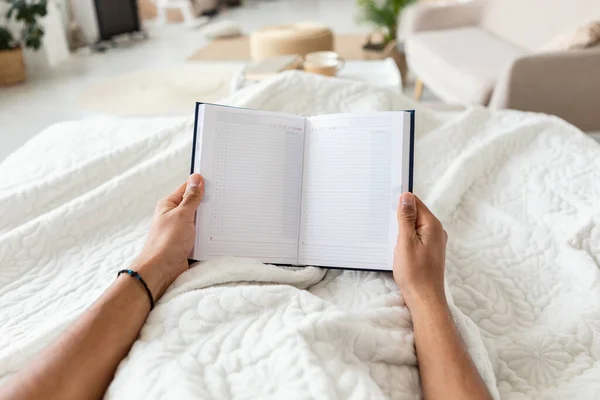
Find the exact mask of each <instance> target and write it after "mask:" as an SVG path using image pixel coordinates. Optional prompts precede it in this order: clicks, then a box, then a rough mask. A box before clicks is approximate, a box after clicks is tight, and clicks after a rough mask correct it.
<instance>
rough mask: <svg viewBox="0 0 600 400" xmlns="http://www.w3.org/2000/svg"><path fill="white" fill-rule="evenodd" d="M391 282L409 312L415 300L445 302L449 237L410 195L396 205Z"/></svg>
mask: <svg viewBox="0 0 600 400" xmlns="http://www.w3.org/2000/svg"><path fill="white" fill-rule="evenodd" d="M398 203H399V204H398V241H397V242H396V249H395V252H394V279H395V280H396V284H397V285H398V287H399V288H400V291H401V292H402V296H403V297H404V301H405V302H406V305H407V306H408V308H409V309H410V308H411V305H413V304H414V303H415V302H417V301H418V299H423V298H427V299H429V300H435V301H441V302H443V303H445V302H446V295H445V292H444V265H445V260H446V242H447V240H448V235H447V234H446V231H444V228H443V227H442V224H441V222H440V221H439V220H438V219H437V218H436V217H435V215H433V214H432V213H431V211H429V209H428V208H427V207H426V206H425V204H423V202H422V201H421V200H419V199H418V198H417V197H416V196H415V195H413V194H412V193H403V194H402V196H401V197H400V201H399V202H398Z"/></svg>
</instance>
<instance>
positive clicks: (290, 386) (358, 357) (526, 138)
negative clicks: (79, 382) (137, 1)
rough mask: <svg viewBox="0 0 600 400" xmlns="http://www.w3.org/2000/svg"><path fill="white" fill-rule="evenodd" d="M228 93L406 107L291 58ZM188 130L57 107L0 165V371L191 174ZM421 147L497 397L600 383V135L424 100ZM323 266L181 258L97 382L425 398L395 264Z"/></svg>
mask: <svg viewBox="0 0 600 400" xmlns="http://www.w3.org/2000/svg"><path fill="white" fill-rule="evenodd" d="M226 102H227V103H228V104H232V105H237V106H244V107H251V108H262V109H267V110H280V111H286V112H293V113H298V114H305V115H313V114H321V113H330V112H338V111H345V112H352V111H359V110H362V111H365V110H394V109H406V108H413V107H414V105H413V104H412V103H411V102H410V101H408V100H407V99H405V98H404V97H402V96H401V95H400V94H397V93H394V92H392V91H387V90H385V89H380V88H371V87H368V86H364V85H362V84H358V83H347V82H343V81H336V80H325V79H324V78H320V77H317V76H310V75H303V74H300V73H287V74H283V75H280V76H278V77H276V78H275V79H274V80H271V81H269V82H266V83H263V84H260V85H257V86H254V87H251V88H248V89H246V90H244V91H242V92H239V93H238V94H236V95H234V96H233V97H231V98H229V99H228V100H227V101H226ZM191 134H192V120H191V119H185V120H183V119H161V120H122V121H90V120H88V121H80V122H71V123H63V124H58V125H55V126H53V127H51V128H49V129H47V130H46V131H44V132H43V133H42V134H40V135H39V136H37V137H36V138H34V139H33V140H32V141H30V142H29V143H28V144H27V145H26V146H24V147H23V148H22V149H20V150H19V151H18V152H16V153H15V154H13V155H12V156H11V157H9V158H8V159H7V160H6V161H5V162H4V163H2V164H0V177H1V178H0V210H2V211H1V213H0V377H1V378H0V379H1V380H0V384H1V382H2V381H3V380H4V379H6V378H8V377H10V375H12V374H13V373H14V372H16V371H17V370H19V369H20V368H21V367H22V366H23V365H24V364H25V363H26V361H27V360H29V359H31V358H32V357H33V356H34V355H35V354H36V353H37V352H38V351H39V350H40V349H41V348H43V346H45V345H46V344H47V343H49V341H51V340H52V338H54V337H56V336H57V335H58V334H59V333H60V332H61V331H62V330H63V329H64V328H65V326H66V325H67V324H68V323H69V322H70V321H72V320H73V319H74V318H75V317H77V316H78V315H79V314H81V312H83V311H84V310H85V308H86V307H87V306H89V305H90V304H91V303H92V302H93V301H94V299H95V298H97V297H98V296H99V295H100V294H101V293H102V291H103V290H104V289H105V288H106V287H107V286H108V285H109V284H110V282H111V281H112V280H113V279H114V277H115V272H116V271H117V270H118V269H120V268H122V267H124V266H126V265H127V264H128V263H129V262H130V261H131V260H132V259H133V257H135V255H136V253H137V252H138V251H139V250H140V248H141V246H142V244H143V241H144V236H145V233H146V231H147V229H148V226H149V222H150V215H151V210H152V208H153V206H154V203H155V202H156V201H157V199H158V198H159V197H161V196H163V195H165V194H166V193H168V192H170V191H171V190H172V189H173V188H174V187H175V186H176V185H177V184H178V183H179V182H181V181H183V180H184V179H185V177H186V173H187V171H188V166H189V157H190V150H191ZM415 160H416V167H415V171H416V177H415V182H416V192H417V194H418V195H420V196H421V197H422V198H423V199H425V201H426V203H427V204H428V205H429V206H430V207H431V208H432V209H433V210H434V211H435V212H436V213H437V215H438V216H439V217H440V219H441V220H442V222H443V223H444V225H445V228H446V230H447V231H448V233H449V237H450V239H449V243H448V260H447V280H448V287H449V289H448V291H449V295H451V296H450V299H451V302H452V310H453V313H454V316H455V320H456V321H457V324H458V326H459V329H460V331H461V333H462V335H463V337H464V338H465V341H466V343H467V347H468V348H469V351H470V353H471V355H472V356H473V358H474V360H475V362H476V364H477V366H478V368H479V370H480V371H481V373H482V375H483V377H484V379H485V380H486V383H487V384H488V386H489V387H490V390H491V391H492V393H493V394H494V396H495V397H498V396H500V397H503V398H513V399H514V398H519V399H520V398H545V399H546V398H557V399H558V398H580V399H584V398H598V397H599V396H600V383H599V382H600V361H599V359H600V273H599V270H598V262H599V261H600V229H599V228H600V209H599V206H598V204H599V202H598V201H599V200H600V192H599V189H600V188H599V187H598V186H597V185H598V182H600V180H599V179H600V176H599V175H600V148H599V147H598V145H597V144H596V143H595V142H594V141H593V140H591V139H589V138H587V137H585V136H584V135H583V134H582V133H580V132H579V131H578V130H577V129H575V128H573V127H571V126H570V125H568V124H566V123H564V122H562V121H561V120H558V119H556V118H551V117H548V116H543V115H536V114H527V113H519V112H494V113H491V112H488V111H486V110H482V109H475V110H470V111H466V112H464V113H461V114H458V115H453V116H443V115H442V114H434V113H431V112H428V111H426V110H419V111H418V112H417V144H416V155H415ZM325 273H326V271H324V270H320V269H316V268H306V269H298V270H286V269H281V268H277V267H273V266H267V265H263V264H260V263H258V262H255V261H253V260H243V259H227V258H225V259H222V260H218V261H214V262H211V263H206V264H205V265H200V266H196V267H194V268H192V269H190V270H189V271H188V272H186V273H185V274H183V275H182V276H181V277H180V278H178V279H177V281H176V282H175V283H174V284H173V285H172V287H171V288H170V290H169V291H168V292H167V293H166V295H165V296H164V297H163V298H162V299H161V300H160V302H159V303H158V305H157V307H156V308H155V310H154V311H153V312H152V313H151V314H150V316H149V318H148V320H147V323H146V325H145V327H144V329H143V330H142V332H141V335H140V337H139V339H138V341H137V342H136V343H135V344H134V346H133V348H132V350H131V352H130V354H129V356H128V357H127V358H126V359H125V360H124V361H123V362H122V363H121V365H120V366H119V369H118V371H117V373H116V377H115V379H114V381H113V383H112V384H111V386H110V388H109V391H108V393H107V397H108V398H115V399H120V398H122V399H137V398H139V399H142V398H143V399H154V398H177V399H186V398H190V399H192V398H206V399H227V398H239V399H245V398H252V399H255V398H286V399H287V398H315V399H323V398H332V399H333V398H340V399H346V398H352V399H363V398H381V397H384V396H385V397H389V398H418V397H420V395H421V392H420V384H419V379H418V370H417V368H416V365H417V363H416V356H415V351H414V343H413V337H412V332H411V322H410V315H409V313H408V311H407V309H406V308H405V307H404V303H403V300H402V297H401V295H400V294H399V293H398V290H397V289H396V286H395V284H394V282H393V280H392V279H391V276H390V275H389V274H383V273H368V272H351V271H344V272H340V271H331V272H327V274H326V275H325ZM303 289H308V290H303ZM452 299H453V300H452Z"/></svg>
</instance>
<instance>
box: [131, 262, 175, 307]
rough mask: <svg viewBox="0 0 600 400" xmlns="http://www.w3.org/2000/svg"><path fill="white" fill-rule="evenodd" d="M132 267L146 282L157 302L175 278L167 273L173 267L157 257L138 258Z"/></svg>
mask: <svg viewBox="0 0 600 400" xmlns="http://www.w3.org/2000/svg"><path fill="white" fill-rule="evenodd" d="M130 268H131V269H132V270H134V271H136V272H137V273H138V274H140V276H141V277H142V279H143V280H144V282H146V285H148V288H149V289H150V292H151V293H152V296H153V298H154V301H155V302H157V301H158V299H159V298H160V297H161V296H162V295H163V293H164V292H165V291H166V290H167V288H168V287H169V285H170V284H171V283H172V282H173V280H174V279H175V278H174V277H171V276H170V275H169V274H168V273H167V271H169V270H171V268H169V267H168V266H167V265H165V263H164V261H162V260H160V259H156V258H149V259H143V260H136V261H134V262H133V263H132V264H131V267H130Z"/></svg>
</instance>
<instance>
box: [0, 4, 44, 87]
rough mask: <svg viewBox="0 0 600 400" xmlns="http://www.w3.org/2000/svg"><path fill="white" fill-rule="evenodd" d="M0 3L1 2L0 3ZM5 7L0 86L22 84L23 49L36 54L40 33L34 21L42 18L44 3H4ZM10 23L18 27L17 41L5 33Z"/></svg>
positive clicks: (0, 42)
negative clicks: (13, 22)
mask: <svg viewBox="0 0 600 400" xmlns="http://www.w3.org/2000/svg"><path fill="white" fill-rule="evenodd" d="M0 1H1V0H0ZM4 2H5V3H8V11H6V14H5V16H6V18H5V24H4V25H2V24H0V85H12V84H15V83H20V82H24V81H25V63H24V61H23V48H24V47H28V48H31V49H33V50H38V49H39V48H40V47H41V46H42V38H43V36H44V29H43V28H42V26H41V25H40V24H39V21H38V19H39V18H40V17H43V16H45V15H46V12H47V7H46V5H47V0H4ZM12 19H14V20H15V21H16V23H17V24H19V25H21V31H20V35H19V38H18V39H16V38H15V36H14V35H13V34H12V33H11V31H10V30H9V26H8V24H9V22H10V21H11V20H12Z"/></svg>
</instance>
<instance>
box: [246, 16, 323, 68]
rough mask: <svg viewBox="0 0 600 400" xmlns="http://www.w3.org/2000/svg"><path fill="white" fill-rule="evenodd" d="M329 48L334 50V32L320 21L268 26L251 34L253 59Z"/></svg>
mask: <svg viewBox="0 0 600 400" xmlns="http://www.w3.org/2000/svg"><path fill="white" fill-rule="evenodd" d="M327 50H329V51H331V50H333V33H332V32H331V29H329V28H328V27H327V26H325V25H322V24H318V23H311V22H298V23H295V24H287V25H275V26H267V27H264V28H261V29H259V30H258V31H256V32H254V33H252V34H251V35H250V56H251V57H252V60H253V61H259V60H263V59H265V58H268V57H273V56H280V55H285V54H299V55H301V56H304V55H305V54H307V53H310V52H313V51H327Z"/></svg>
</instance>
